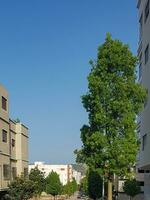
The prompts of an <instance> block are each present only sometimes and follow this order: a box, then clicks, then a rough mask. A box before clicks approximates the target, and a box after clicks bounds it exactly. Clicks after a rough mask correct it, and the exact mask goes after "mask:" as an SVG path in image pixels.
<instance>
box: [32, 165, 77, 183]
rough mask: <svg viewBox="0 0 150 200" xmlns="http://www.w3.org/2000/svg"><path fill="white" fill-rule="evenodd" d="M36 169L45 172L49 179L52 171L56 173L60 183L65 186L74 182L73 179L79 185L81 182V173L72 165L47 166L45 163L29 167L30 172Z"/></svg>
mask: <svg viewBox="0 0 150 200" xmlns="http://www.w3.org/2000/svg"><path fill="white" fill-rule="evenodd" d="M35 167H37V168H38V169H39V170H40V171H42V172H44V174H45V177H47V176H48V175H49V173H51V172H52V171H54V172H56V173H57V174H58V175H59V178H60V181H61V183H62V184H63V185H65V184H67V183H68V182H69V181H72V179H73V178H75V180H76V181H77V183H78V184H79V183H80V180H81V173H80V172H77V171H76V170H74V169H73V167H72V165H50V164H45V163H44V162H35V163H34V164H30V165H29V172H30V171H31V169H34V168H35Z"/></svg>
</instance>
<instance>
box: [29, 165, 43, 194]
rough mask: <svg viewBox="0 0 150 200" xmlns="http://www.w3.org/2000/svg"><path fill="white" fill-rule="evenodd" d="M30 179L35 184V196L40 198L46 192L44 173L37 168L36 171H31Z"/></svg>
mask: <svg viewBox="0 0 150 200" xmlns="http://www.w3.org/2000/svg"><path fill="white" fill-rule="evenodd" d="M29 179H30V180H31V181H33V182H34V184H35V188H36V191H35V196H40V195H41V193H42V192H43V191H44V190H45V186H46V181H45V177H44V173H43V172H41V171H40V170H39V169H38V168H37V167H35V168H34V169H31V171H30V174H29Z"/></svg>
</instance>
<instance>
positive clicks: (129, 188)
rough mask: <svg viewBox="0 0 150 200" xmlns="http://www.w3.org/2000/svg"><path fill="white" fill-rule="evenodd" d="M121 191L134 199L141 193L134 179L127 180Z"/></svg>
mask: <svg viewBox="0 0 150 200" xmlns="http://www.w3.org/2000/svg"><path fill="white" fill-rule="evenodd" d="M123 189H124V192H125V193H126V194H127V195H128V196H130V197H134V196H136V195H137V194H139V193H140V192H141V187H140V184H139V182H138V181H136V180H135V179H132V180H127V181H126V182H125V183H124V187H123Z"/></svg>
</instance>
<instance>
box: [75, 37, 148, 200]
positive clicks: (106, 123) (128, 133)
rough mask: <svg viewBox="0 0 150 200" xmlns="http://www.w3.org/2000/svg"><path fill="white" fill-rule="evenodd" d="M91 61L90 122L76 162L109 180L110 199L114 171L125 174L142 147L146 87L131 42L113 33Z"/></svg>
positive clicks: (83, 132)
mask: <svg viewBox="0 0 150 200" xmlns="http://www.w3.org/2000/svg"><path fill="white" fill-rule="evenodd" d="M90 64H91V72H90V73H89V76H88V92H87V93H86V94H85V95H83V96H82V103H83V106H84V108H85V109H86V111H87V112H88V117H89V123H88V124H87V125H83V127H82V128H81V140H82V143H83V145H82V149H81V150H79V151H76V153H77V161H81V162H85V163H86V164H87V165H88V166H89V167H90V168H93V169H98V170H99V173H100V174H101V175H102V176H104V177H105V178H106V179H107V180H108V183H109V184H108V200H111V199H112V176H113V174H117V175H119V176H124V175H126V174H127V173H128V172H129V169H130V168H131V167H132V166H133V164H134V163H135V159H136V154H137V150H138V148H139V147H138V139H137V136H136V115H137V114H138V113H139V111H140V110H141V109H142V105H143V103H144V101H145V97H146V90H145V89H144V88H143V87H142V86H141V85H140V84H138V83H137V81H136V66H137V58H136V57H135V56H134V55H133V54H132V52H131V51H130V49H129V47H128V45H124V44H123V43H122V42H121V41H119V40H113V39H112V37H111V35H110V34H107V36H106V40H105V42H104V44H102V45H101V46H100V47H99V48H98V54H97V60H96V61H90Z"/></svg>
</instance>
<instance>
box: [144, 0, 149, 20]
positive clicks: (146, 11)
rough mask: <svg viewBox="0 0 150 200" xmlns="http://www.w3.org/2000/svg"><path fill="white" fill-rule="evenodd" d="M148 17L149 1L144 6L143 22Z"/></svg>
mask: <svg viewBox="0 0 150 200" xmlns="http://www.w3.org/2000/svg"><path fill="white" fill-rule="evenodd" d="M148 15H149V0H148V1H147V3H146V6H145V22H146V20H147V18H148Z"/></svg>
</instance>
